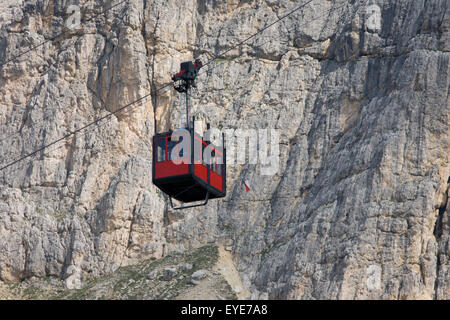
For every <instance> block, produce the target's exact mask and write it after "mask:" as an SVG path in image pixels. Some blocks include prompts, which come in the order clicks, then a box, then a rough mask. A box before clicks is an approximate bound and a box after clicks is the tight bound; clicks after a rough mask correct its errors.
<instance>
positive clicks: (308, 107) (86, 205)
mask: <svg viewBox="0 0 450 320" xmlns="http://www.w3.org/2000/svg"><path fill="white" fill-rule="evenodd" d="M115 3H119V1H117V2H111V1H108V2H107V4H105V6H104V7H102V4H104V2H103V1H95V0H90V1H83V3H82V8H81V16H82V22H81V25H80V28H79V29H74V30H68V31H67V30H66V32H65V33H63V34H62V35H60V36H58V37H56V38H54V39H52V37H54V36H56V35H58V34H59V33H61V32H62V31H64V30H65V29H64V27H65V25H66V22H67V19H68V16H69V14H68V13H67V7H68V5H69V4H68V3H67V1H62V0H50V1H45V0H21V1H16V0H14V1H13V0H6V1H5V0H4V1H2V3H1V4H0V62H1V61H8V60H10V59H12V58H13V57H14V56H16V55H17V54H18V53H20V52H23V51H24V50H27V49H28V48H31V47H35V48H34V50H33V51H31V52H29V53H26V54H24V55H22V56H20V57H18V58H17V59H14V60H13V61H9V62H6V63H5V64H2V65H1V66H0V121H1V127H0V148H1V151H2V152H1V160H0V162H1V167H4V166H6V165H8V164H10V163H11V162H13V161H14V160H16V159H18V158H19V157H22V156H25V155H27V154H29V153H31V152H33V151H34V150H38V149H39V148H41V147H42V146H43V145H46V144H49V143H51V142H53V141H55V140H57V139H59V138H61V137H64V136H65V135H67V134H68V133H70V132H74V131H75V130H77V129H80V128H82V127H83V126H84V125H86V124H87V123H89V122H91V121H93V120H94V119H96V118H99V117H101V116H103V115H107V114H108V113H109V112H114V111H116V110H118V109H119V108H121V107H122V106H125V105H127V104H128V103H130V102H133V101H135V100H137V99H139V98H140V97H143V96H145V95H147V94H148V93H150V92H151V91H152V90H156V89H157V88H161V87H162V86H164V85H165V84H167V83H168V82H170V75H171V74H173V73H175V72H176V71H178V68H179V63H180V62H181V61H185V60H189V59H192V58H194V57H200V58H202V59H203V60H204V61H208V60H209V59H210V58H211V57H213V56H215V55H217V54H219V53H220V52H223V51H224V50H227V49H229V48H231V47H232V46H233V45H235V44H238V43H239V41H241V40H243V39H245V38H247V37H249V36H250V35H252V34H253V33H255V32H256V31H258V30H259V29H261V28H263V27H264V26H266V25H268V24H269V23H271V22H272V21H275V20H277V19H278V18H279V17H281V16H282V15H284V14H285V13H286V12H289V11H290V10H292V8H294V7H296V6H298V5H299V3H298V1H269V0H267V1H262V0H254V1H231V0H230V1H206V0H197V1H194V0H188V1H182V2H180V1H176V0H165V1H162V0H158V1H139V0H129V1H126V2H124V3H122V4H120V5H118V6H116V7H114V8H112V9H111V10H109V11H107V12H106V13H104V14H98V13H100V12H101V11H102V10H104V9H105V8H107V7H109V6H112V5H114V4H115ZM304 3H306V1H305V2H304ZM374 5H375V7H374ZM449 28H450V8H449V6H448V1H446V0H433V1H396V2H392V1H387V0H376V1H350V2H349V1H344V0H340V1H326V0H313V1H311V2H310V3H308V4H307V5H305V6H304V7H303V8H302V9H301V10H299V11H298V12H296V13H294V14H292V15H290V16H288V17H287V18H286V19H284V20H283V21H282V22H280V23H278V24H276V25H274V26H272V27H270V28H269V29H267V30H266V31H264V32H263V33H261V34H259V35H258V36H256V37H254V38H252V39H250V40H249V41H248V42H246V43H245V44H244V45H242V46H239V47H237V48H235V49H233V50H230V51H229V52H227V53H226V54H225V55H223V56H222V55H219V56H218V59H217V60H216V61H215V62H213V63H211V64H209V65H208V66H206V67H205V68H204V69H203V70H202V72H201V73H200V75H199V78H198V88H197V89H196V91H195V92H194V93H193V96H192V99H191V102H192V105H193V106H194V107H193V109H192V110H191V111H192V114H194V115H196V116H197V117H199V118H202V119H204V120H205V121H207V122H209V123H211V125H212V126H213V127H217V128H230V129H265V128H270V129H277V130H278V133H279V152H280V157H279V163H278V170H276V172H275V174H274V175H262V174H261V169H262V167H264V166H263V165H262V164H261V163H257V164H235V165H230V166H229V167H228V168H227V170H228V176H227V183H228V195H227V197H226V198H225V199H223V200H215V201H211V202H210V203H209V204H208V206H206V207H204V208H197V209H189V210H185V211H183V212H182V213H181V214H180V213H179V212H173V211H172V210H170V207H169V206H168V203H167V199H166V198H165V196H164V194H162V193H161V192H160V191H159V190H158V189H157V188H155V187H154V186H153V185H152V182H151V178H152V177H151V137H152V135H153V134H154V133H155V129H156V130H157V131H164V130H166V129H168V128H176V127H178V126H179V122H180V119H179V116H178V111H179V104H180V101H179V97H178V95H177V93H176V92H175V91H174V90H169V89H167V88H165V89H162V90H159V91H157V92H156V94H155V93H154V94H152V95H151V96H149V97H148V98H146V99H142V100H140V101H139V102H138V103H135V104H133V105H132V106H130V107H129V108H126V109H125V110H123V111H120V112H119V113H117V114H115V115H113V116H110V117H108V118H106V119H104V120H102V121H100V122H98V123H97V124H96V125H94V126H91V127H89V128H86V129H85V130H83V131H81V132H79V133H77V134H75V135H71V136H69V137H67V138H66V139H63V140H62V141H60V142H58V143H56V144H54V145H52V146H51V147H49V148H47V149H45V150H43V151H39V152H37V153H35V154H33V155H31V156H29V157H28V158H26V159H24V160H23V161H20V162H18V163H16V164H14V165H11V166H9V167H7V168H5V169H2V170H1V171H0V181H1V185H0V279H1V280H4V281H18V280H21V279H26V278H30V277H43V276H58V277H60V278H61V279H66V282H67V285H68V286H72V287H74V288H76V287H79V286H80V283H82V282H83V281H86V280H87V279H91V278H93V277H96V276H98V275H100V274H104V273H107V272H112V271H114V270H116V269H117V268H118V267H119V266H123V265H129V264H133V263H137V262H140V261H142V260H144V259H148V258H160V257H162V256H164V255H165V254H166V253H167V252H170V251H174V250H176V251H183V250H186V249H188V248H191V247H197V246H200V245H202V244H206V243H210V242H215V241H216V242H220V241H223V240H226V239H232V240H233V241H232V250H233V254H234V259H235V261H236V262H237V264H238V267H239V271H240V272H241V276H242V278H243V280H244V284H245V285H246V286H247V287H248V289H249V290H250V291H251V292H252V297H253V298H274V299H286V298H288V299H364V298H374V299H417V298H426V299H449V298H450V261H449V258H450V237H449V229H450V217H449V214H450V205H449V204H448V203H449V202H448V198H449V192H448V190H449V185H450V178H449V177H450V163H449V154H450V145H449V144H450V140H449V113H450V104H449V100H448V96H449V92H448V91H449V83H450V82H449V59H450V53H449V51H450V35H449ZM47 40H48V41H47ZM155 123H156V128H155ZM243 180H247V181H249V182H250V183H251V185H252V190H251V192H243V188H244V187H243V185H242V181H243Z"/></svg>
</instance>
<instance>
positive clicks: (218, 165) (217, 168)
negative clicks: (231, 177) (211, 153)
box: [214, 155, 223, 176]
mask: <svg viewBox="0 0 450 320" xmlns="http://www.w3.org/2000/svg"><path fill="white" fill-rule="evenodd" d="M222 166H223V164H222V157H221V156H220V155H217V156H216V157H215V159H214V172H215V173H217V174H218V175H219V176H221V175H222Z"/></svg>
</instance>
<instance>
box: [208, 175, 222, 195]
mask: <svg viewBox="0 0 450 320" xmlns="http://www.w3.org/2000/svg"><path fill="white" fill-rule="evenodd" d="M222 179H223V178H222V177H221V176H219V175H218V174H217V173H215V172H214V171H210V172H209V182H210V184H211V185H212V186H213V187H214V188H216V189H219V190H220V191H223V190H222V186H223V185H222Z"/></svg>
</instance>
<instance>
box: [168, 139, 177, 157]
mask: <svg viewBox="0 0 450 320" xmlns="http://www.w3.org/2000/svg"><path fill="white" fill-rule="evenodd" d="M176 145H177V143H176V142H175V141H169V142H168V143H167V158H168V159H169V161H172V160H175V159H173V157H172V150H173V148H175V146H176Z"/></svg>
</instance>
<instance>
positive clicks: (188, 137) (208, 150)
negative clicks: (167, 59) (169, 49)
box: [152, 60, 226, 209]
mask: <svg viewBox="0 0 450 320" xmlns="http://www.w3.org/2000/svg"><path fill="white" fill-rule="evenodd" d="M201 66H202V64H201V61H199V60H196V61H195V63H192V62H190V61H189V62H183V63H182V64H181V71H180V72H178V73H177V74H175V75H174V76H173V77H172V80H173V81H174V87H175V89H176V90H177V91H178V92H180V93H183V92H184V93H185V94H186V113H187V115H186V119H188V114H189V113H188V90H189V88H190V87H191V86H194V81H195V78H196V76H197V74H198V70H199V69H200V68H201ZM224 146H225V138H224V135H222V147H218V146H214V145H213V144H211V143H210V142H209V141H205V140H204V139H203V137H202V136H200V135H198V134H197V133H196V132H195V130H194V122H192V126H189V122H188V123H187V127H186V128H184V129H180V130H176V131H175V132H173V131H168V132H165V133H157V134H156V135H155V136H154V137H153V166H152V167H153V183H154V184H155V185H156V186H157V187H158V188H159V189H161V190H162V191H163V192H164V193H166V194H167V195H168V196H169V199H170V205H171V206H172V208H174V209H185V208H191V207H196V206H201V205H205V204H207V203H208V200H209V199H214V198H221V197H224V196H225V195H226V148H225V147H224ZM172 198H174V199H176V200H178V201H181V202H183V203H190V202H195V201H201V200H203V202H202V203H200V204H192V205H188V206H185V205H182V206H180V207H174V206H173V202H172Z"/></svg>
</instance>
